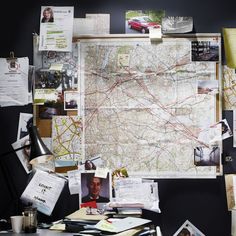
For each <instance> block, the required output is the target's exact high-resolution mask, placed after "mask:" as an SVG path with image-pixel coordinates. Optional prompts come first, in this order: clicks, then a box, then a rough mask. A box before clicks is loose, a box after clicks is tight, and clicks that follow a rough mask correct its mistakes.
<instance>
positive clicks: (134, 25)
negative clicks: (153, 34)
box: [125, 10, 165, 34]
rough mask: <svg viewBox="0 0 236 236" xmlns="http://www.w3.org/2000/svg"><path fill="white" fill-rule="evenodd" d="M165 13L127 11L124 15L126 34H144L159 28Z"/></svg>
mask: <svg viewBox="0 0 236 236" xmlns="http://www.w3.org/2000/svg"><path fill="white" fill-rule="evenodd" d="M164 16H165V11H163V10H159V11H148V10H129V11H126V13H125V33H126V34H138V33H141V34H146V33H149V29H150V28H161V21H162V18H163V17H164Z"/></svg>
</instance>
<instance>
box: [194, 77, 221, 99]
mask: <svg viewBox="0 0 236 236" xmlns="http://www.w3.org/2000/svg"><path fill="white" fill-rule="evenodd" d="M197 91H198V94H212V95H214V94H217V93H219V83H218V81H217V80H198V81H197Z"/></svg>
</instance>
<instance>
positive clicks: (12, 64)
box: [7, 51, 17, 68]
mask: <svg viewBox="0 0 236 236" xmlns="http://www.w3.org/2000/svg"><path fill="white" fill-rule="evenodd" d="M16 61H17V57H15V56H14V52H12V51H11V52H10V57H8V58H7V62H8V63H9V64H10V68H15V67H16Z"/></svg>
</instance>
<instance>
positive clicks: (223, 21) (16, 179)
mask: <svg viewBox="0 0 236 236" xmlns="http://www.w3.org/2000/svg"><path fill="white" fill-rule="evenodd" d="M4 4H5V5H6V6H5V8H4V9H2V11H5V14H6V15H5V14H4V13H3V14H1V15H0V25H1V32H2V33H1V44H0V57H8V56H9V52H10V51H14V53H15V56H17V57H23V56H27V57H29V59H30V64H32V63H33V47H32V33H39V19H40V9H41V6H47V5H54V6H74V9H75V14H74V17H84V16H85V13H109V14H110V16H111V33H124V32H125V19H124V16H125V11H126V10H130V9H131V10H132V9H133V10H135V9H137V10H138V9H154V10H159V9H163V10H165V11H166V15H170V16H171V15H172V16H192V17H193V19H194V32H197V33H221V32H222V28H223V27H235V26H236V15H235V8H234V7H233V6H234V1H233V0H225V1H222V2H216V1H213V0H205V1H193V0H175V1H171V0H145V1H144V0H129V1H127V0H96V1H94V0H76V1H74V0H66V1H65V0H61V1H59V0H57V1H56V0H54V1H53V0H51V1H46V0H41V1H27V2H26V1H23V0H22V1H16V2H14V3H13V2H12V1H5V3H4ZM13 4H14V6H13ZM0 79H1V78H0ZM20 112H32V106H31V105H28V106H25V107H8V108H0V147H1V150H0V153H3V152H6V151H8V150H10V149H11V143H13V142H15V140H16V134H17V128H18V118H19V113H20ZM223 115H224V116H225V117H226V118H229V119H230V120H231V121H232V112H230V111H229V112H224V114H223ZM231 125H232V122H231ZM224 151H225V153H227V155H228V154H234V152H235V151H234V149H232V139H228V140H227V141H226V142H225V143H224ZM233 164H234V162H232V163H230V164H226V166H225V169H226V171H227V172H234V170H235V168H234V165H233ZM0 165H1V168H0V186H1V193H0V218H8V217H9V216H10V215H12V214H15V213H16V212H17V210H18V211H19V212H20V210H21V209H20V208H21V205H19V201H18V199H19V196H20V194H21V193H22V191H23V190H24V187H25V186H26V183H27V178H28V176H27V175H26V174H25V172H24V170H23V167H21V164H20V162H19V161H18V159H17V157H16V155H15V154H10V155H8V156H5V157H4V158H3V157H1V161H0ZM235 166H236V165H235ZM9 183H12V184H11V185H10V186H9ZM158 183H159V194H160V207H161V211H162V213H161V214H158V215H157V214H154V213H153V212H148V211H145V212H144V215H145V216H146V217H149V218H152V219H153V220H154V221H155V223H157V224H160V225H161V229H162V232H163V234H164V236H169V235H173V233H174V232H175V231H176V230H177V229H178V227H179V226H180V225H182V223H183V222H184V221H185V220H187V219H188V220H190V221H191V222H192V223H193V224H194V225H196V226H197V227H198V228H199V229H201V230H202V231H203V233H204V234H206V235H208V236H228V235H230V227H231V225H230V224H231V218H230V213H229V212H228V211H227V204H226V196H225V185H224V178H223V177H218V178H216V179H201V180H191V179H190V180H189V179H188V180H186V179H180V180H171V179H170V180H163V179H162V180H158ZM77 208H78V201H77V196H70V195H69V194H68V189H67V187H66V188H65V189H64V191H63V194H62V195H61V197H60V199H59V201H58V203H57V205H56V208H55V210H54V212H53V215H52V217H51V218H47V217H46V218H45V220H52V219H57V218H58V219H59V218H61V217H63V216H64V215H66V214H68V213H70V212H71V211H74V210H76V209H77ZM42 219H43V216H42Z"/></svg>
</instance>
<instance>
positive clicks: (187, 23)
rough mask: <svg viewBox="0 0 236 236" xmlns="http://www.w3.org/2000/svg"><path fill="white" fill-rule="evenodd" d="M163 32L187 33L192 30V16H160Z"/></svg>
mask: <svg viewBox="0 0 236 236" xmlns="http://www.w3.org/2000/svg"><path fill="white" fill-rule="evenodd" d="M161 29H162V33H163V34H174V33H179V34H182V33H187V32H191V31H192V30H193V18H192V17H188V16H167V17H163V18H162V23H161Z"/></svg>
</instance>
